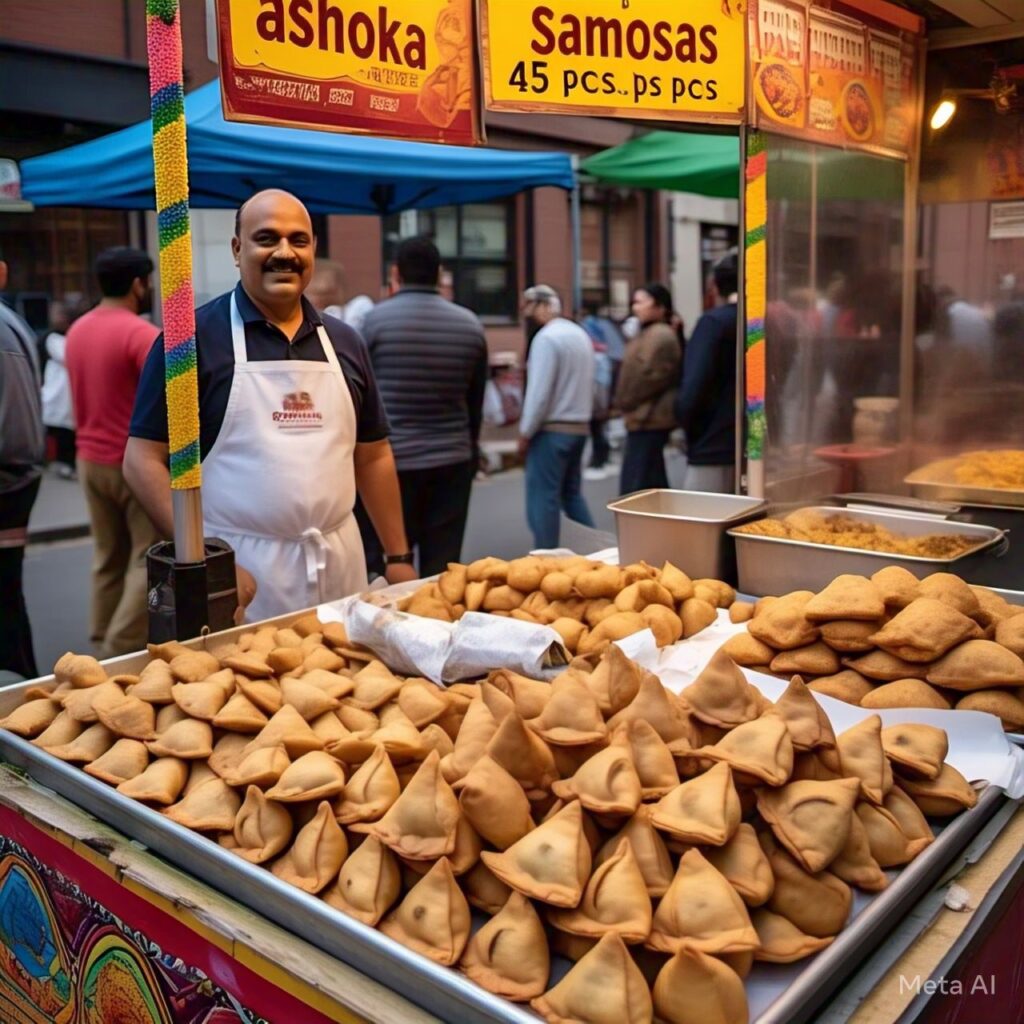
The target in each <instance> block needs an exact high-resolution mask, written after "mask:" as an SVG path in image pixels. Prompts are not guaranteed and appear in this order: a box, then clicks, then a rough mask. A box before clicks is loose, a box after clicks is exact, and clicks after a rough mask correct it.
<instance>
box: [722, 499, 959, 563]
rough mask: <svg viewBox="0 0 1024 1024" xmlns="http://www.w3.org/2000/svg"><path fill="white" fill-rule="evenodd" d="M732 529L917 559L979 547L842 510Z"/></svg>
mask: <svg viewBox="0 0 1024 1024" xmlns="http://www.w3.org/2000/svg"><path fill="white" fill-rule="evenodd" d="M735 532H736V533H746V534H750V535H751V536H755V537H780V538H782V539H784V540H802V541H810V543H812V544H831V545H834V546H835V547H840V548H863V549H864V550H866V551H884V552H885V553H886V554H890V555H914V556H916V557H919V558H956V557H957V556H958V555H962V554H964V553H965V552H967V551H970V550H971V548H975V547H977V546H978V541H977V540H972V539H971V538H969V537H960V536H957V535H956V534H951V533H949V534H947V533H929V534H925V535H924V536H921V537H907V536H904V535H902V534H898V533H893V531H892V530H888V529H886V528H885V527H884V526H880V525H878V524H877V523H868V522H864V521H863V520H860V519H857V518H855V517H854V516H851V515H848V514H847V513H844V512H837V513H836V514H835V515H829V516H825V515H821V514H820V513H819V512H813V511H811V510H810V509H798V510H797V511H796V512H791V513H790V514H789V515H788V516H786V517H785V518H784V519H758V520H756V521H755V522H753V523H746V524H745V525H743V526H738V527H736V531H735Z"/></svg>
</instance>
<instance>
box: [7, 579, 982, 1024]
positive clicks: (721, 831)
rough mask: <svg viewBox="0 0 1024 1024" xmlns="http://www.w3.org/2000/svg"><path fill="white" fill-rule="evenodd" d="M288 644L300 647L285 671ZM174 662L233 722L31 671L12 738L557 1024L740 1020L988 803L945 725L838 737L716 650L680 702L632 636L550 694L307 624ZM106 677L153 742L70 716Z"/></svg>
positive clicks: (794, 696) (99, 671) (132, 692)
mask: <svg viewBox="0 0 1024 1024" xmlns="http://www.w3.org/2000/svg"><path fill="white" fill-rule="evenodd" d="M498 568H499V567H498V566H496V565H495V564H494V563H488V564H487V565H483V564H481V565H478V566H476V567H475V568H474V569H473V571H472V573H469V575H471V576H481V575H488V576H491V577H492V582H494V581H496V579H497V578H500V576H501V575H505V576H506V577H507V573H504V574H502V573H498V572H497V569H498ZM533 569H535V566H533V565H519V566H516V567H515V568H514V569H513V571H512V576H513V578H514V579H516V578H518V579H520V580H526V579H527V578H528V576H529V572H528V570H530V571H532V570H533ZM519 573H522V576H519ZM469 582H470V583H472V582H483V581H482V580H477V581H469ZM599 582H600V581H598V580H596V579H595V580H594V581H593V585H594V586H595V587H596V586H597V585H598V583H599ZM667 582H668V583H671V584H672V585H673V586H674V587H677V588H678V587H679V585H680V584H681V580H680V579H679V578H678V577H674V576H673V575H672V574H669V578H668V581H667ZM501 585H503V586H507V584H501ZM862 589H863V588H862ZM849 592H850V588H848V587H847V588H844V589H843V593H849ZM843 593H840V594H839V595H838V597H840V598H841V597H842V596H843ZM833 596H835V595H833ZM841 610H845V609H841ZM876 611H877V608H871V607H865V608H862V612H863V614H868V613H872V614H874V613H875V612H876ZM812 613H813V606H812ZM282 650H297V651H300V652H301V653H302V654H303V655H304V657H303V661H302V663H301V664H299V665H297V666H295V667H294V668H290V669H287V670H284V671H282V670H277V671H275V670H274V669H272V668H271V667H270V666H271V663H272V662H274V661H275V660H277V659H276V658H275V657H274V655H276V654H280V652H281V651H282ZM174 653H175V652H174V650H173V649H170V650H165V649H163V648H162V647H160V646H154V647H151V648H150V654H151V655H152V656H153V657H154V661H153V662H151V663H150V667H147V669H146V670H145V672H144V673H143V674H144V675H147V674H148V675H149V676H152V675H154V674H156V673H158V672H159V673H162V672H164V671H167V672H169V673H171V675H172V676H173V677H174V678H176V679H178V680H179V681H180V680H182V678H183V677H188V678H189V682H188V683H184V684H183V685H186V686H205V685H209V686H212V687H216V688H218V689H221V690H222V691H223V693H224V695H225V696H226V698H227V700H228V701H229V702H230V703H233V704H235V712H233V713H232V715H231V716H230V717H231V719H232V721H233V722H235V723H236V725H231V724H225V725H224V727H223V728H220V727H218V728H217V730H216V733H215V732H214V730H213V729H212V728H211V727H210V724H209V723H208V722H207V720H206V719H204V718H197V717H195V716H194V714H193V712H192V710H191V705H190V704H189V705H188V706H184V704H185V703H187V702H183V701H182V700H181V699H180V694H181V691H180V690H178V691H177V693H174V692H170V693H168V692H158V691H157V690H155V689H153V688H152V687H143V685H142V682H141V681H140V677H137V676H113V677H110V678H107V676H106V670H105V668H104V667H103V666H102V665H99V663H93V662H90V663H89V665H88V667H89V669H90V670H91V671H90V672H89V673H88V674H82V673H78V674H75V675H74V677H73V678H71V677H65V678H63V679H61V681H59V682H58V681H54V682H51V683H47V684H45V685H43V686H30V687H26V688H25V690H24V693H23V694H22V695H21V696H22V698H23V700H24V703H23V704H21V705H20V706H19V707H18V708H16V709H15V710H14V711H13V712H12V714H11V715H9V716H8V717H7V718H6V719H4V720H2V721H0V728H6V729H8V730H13V731H15V732H17V733H18V734H19V735H21V736H24V737H25V738H26V739H28V740H30V741H31V742H32V743H33V744H34V745H35V746H36V747H37V748H39V749H41V750H42V751H45V752H46V753H47V754H49V755H51V756H56V757H59V758H67V756H68V752H67V746H68V745H69V743H75V742H78V749H77V752H76V754H75V756H74V758H73V760H74V761H76V762H78V763H79V764H81V765H82V767H83V768H84V770H85V771H87V772H89V773H90V774H91V775H93V776H94V777H95V778H97V779H100V780H102V781H103V782H106V783H107V784H109V785H111V786H116V787H117V790H118V792H119V793H120V794H121V795H122V796H123V797H128V798H131V799H133V800H136V801H139V802H140V803H142V804H145V805H148V806H150V807H151V808H153V809H155V810H157V811H160V812H162V813H163V814H164V816H165V817H166V818H167V819H168V820H169V821H172V822H175V823H176V825H177V826H181V827H186V828H190V829H192V830H194V831H197V832H199V833H201V834H203V835H204V836H206V838H207V840H208V841H209V842H211V843H216V844H218V845H219V846H220V847H222V848H223V849H224V850H225V851H230V853H231V854H233V855H234V856H237V857H239V858H241V859H242V860H244V861H246V862H248V863H249V864H253V865H260V866H262V868H263V869H265V870H268V871H269V872H270V873H272V874H273V875H274V876H276V877H277V878H278V879H280V880H281V881H283V882H286V883H287V884H289V885H291V886H293V887H295V888H296V889H298V890H301V891H303V892H305V893H308V894H310V895H313V896H318V897H319V898H320V899H322V900H323V901H324V902H325V903H326V904H327V905H328V906H330V907H333V908H334V909H335V910H337V911H338V912H339V913H342V914H345V915H347V916H348V917H350V918H352V919H354V920H356V921H359V922H361V923H362V925H364V926H368V927H371V928H378V929H379V930H380V931H381V932H382V933H383V934H384V935H386V936H388V937H389V938H391V939H393V940H394V941H396V942H399V943H401V944H402V945H403V946H405V947H406V948H407V949H409V950H411V951H412V952H413V953H414V954H416V955H419V956H422V957H424V958H426V959H427V960H429V961H432V962H433V963H435V964H438V965H441V966H445V967H451V968H452V969H454V970H458V971H461V972H462V973H463V974H464V975H466V976H467V977H468V978H470V979H472V981H473V982H475V983H476V984H477V985H479V986H481V987H482V988H483V989H485V990H486V991H487V992H489V993H491V994H492V995H493V996H496V997H502V998H505V999H509V1000H513V1001H515V1002H519V1003H529V1005H530V1006H532V1008H533V1009H534V1010H535V1011H536V1012H537V1013H538V1014H539V1015H540V1017H541V1018H542V1019H543V1020H545V1021H549V1022H552V1024H555V1022H557V1024H565V1022H567V1021H570V1020H572V1021H587V1022H592V1024H600V1022H603V1021H608V1022H614V1024H626V1022H629V1024H651V1021H652V1020H653V1018H654V1017H655V1016H657V1019H658V1020H660V1021H665V1022H669V1024H671V1022H687V1021H694V1020H700V1021H721V1022H728V1024H746V1022H747V1021H748V1019H749V1010H748V1006H747V996H746V990H745V986H744V983H743V980H742V979H743V977H744V976H745V975H746V973H747V972H748V971H749V970H750V968H751V966H752V964H753V962H754V961H763V962H766V963H791V962H794V961H797V960H801V959H803V958H805V957H808V956H810V955H812V954H813V953H815V952H816V951H817V950H819V949H822V948H824V947H825V946H827V945H828V944H829V943H831V942H832V941H833V938H834V937H835V935H836V934H837V933H838V932H840V931H841V930H842V928H843V927H844V925H845V923H846V920H847V918H848V916H849V909H850V904H851V902H852V899H853V887H856V888H859V889H861V890H863V891H865V892H876V891H878V890H880V889H882V888H885V886H886V885H888V879H887V878H886V876H885V875H884V874H883V872H882V870H881V869H882V867H890V866H893V867H895V866H902V865H903V864H906V863H909V862H910V861H911V860H912V859H913V858H914V857H915V856H917V855H918V854H919V853H920V852H921V850H923V849H924V848H925V847H926V846H927V845H928V843H930V842H931V841H932V829H931V825H930V824H929V822H928V821H926V819H925V817H924V815H926V814H927V815H929V816H933V817H948V816H951V815H954V814H957V813H959V812H960V811H961V810H962V809H965V808H969V807H971V806H973V804H974V803H975V802H976V800H977V796H976V794H975V791H974V789H973V788H972V787H971V786H970V784H969V783H968V781H967V780H966V779H964V778H963V777H962V776H961V775H960V774H959V773H958V772H957V771H956V770H955V768H953V767H952V766H951V765H949V764H948V763H947V762H946V755H947V751H948V741H947V738H946V735H945V733H944V732H943V731H942V730H941V729H936V728H932V727H928V726H920V725H918V726H915V725H913V724H905V725H900V726H897V727H893V728H890V729H882V727H881V721H880V720H879V718H878V717H877V716H870V717H868V718H867V719H866V720H865V721H864V722H863V723H861V724H860V725H859V726H857V727H855V728H854V729H850V730H847V731H846V732H845V733H841V734H839V735H838V736H837V735H836V734H835V733H834V731H833V729H832V725H831V723H830V722H829V720H828V718H827V717H826V716H825V715H824V714H823V713H822V710H821V708H820V706H819V705H818V704H817V703H816V701H815V700H814V698H813V696H812V694H811V691H810V690H809V689H808V688H807V687H806V686H805V685H804V684H803V683H802V682H801V681H800V680H799V679H798V678H794V679H793V680H792V681H791V683H790V685H789V687H788V689H787V690H786V692H785V694H784V695H783V696H782V697H781V698H780V699H779V700H778V701H776V702H775V703H772V702H771V701H769V700H768V699H767V698H766V697H764V696H763V695H762V694H761V692H760V691H759V690H757V689H756V688H754V687H753V686H751V685H750V683H749V682H747V680H746V678H745V676H744V675H743V673H742V671H741V670H740V669H739V668H738V667H737V666H736V665H735V664H734V663H733V662H732V661H731V660H730V659H729V657H727V656H726V655H725V654H723V653H721V652H719V653H717V654H716V655H715V656H714V657H713V658H712V660H711V662H710V663H709V664H708V666H707V667H706V668H705V670H704V671H703V672H702V673H701V674H700V676H698V678H697V679H696V680H695V681H694V682H693V683H692V684H691V685H690V686H689V687H687V688H686V689H684V690H683V691H682V692H681V693H680V694H678V695H677V694H676V693H674V692H672V691H670V690H668V689H666V688H665V687H664V686H663V685H662V683H661V681H660V680H659V679H658V677H657V676H655V675H654V674H653V673H651V672H648V671H647V670H645V669H643V668H641V667H640V666H639V665H637V664H636V663H634V662H632V661H631V660H630V659H629V658H627V657H626V655H625V654H623V652H622V651H621V650H620V649H619V648H617V647H610V648H609V649H608V650H607V651H606V652H605V654H604V655H603V656H601V657H600V658H599V659H598V658H577V659H576V660H575V661H573V663H572V665H571V666H569V668H567V669H566V670H565V671H564V672H563V673H562V674H561V675H560V676H559V677H557V678H556V679H555V680H554V681H553V682H551V683H550V684H548V683H546V682H541V681H538V680H530V679H527V678H525V677H523V676H516V675H515V674H514V673H510V672H508V671H505V670H502V669H496V670H495V671H493V672H491V673H490V674H489V676H488V677H487V678H486V679H484V680H481V681H479V682H474V683H458V684H455V685H453V686H450V687H447V688H445V687H435V686H433V685H432V684H429V683H427V682H426V681H425V680H422V679H416V678H413V679H405V678H402V677H399V676H396V675H394V674H393V673H391V672H390V670H389V669H388V668H387V667H386V666H385V665H383V664H381V663H380V662H379V661H376V660H373V654H372V652H370V651H368V650H364V649H360V648H357V647H355V646H354V645H352V644H350V643H349V642H348V641H347V638H346V637H345V635H344V631H343V630H340V629H339V628H338V627H336V626H335V627H329V626H327V625H325V624H321V623H319V622H318V621H317V619H316V618H315V616H304V617H303V618H301V619H299V620H298V621H297V622H296V623H293V624H292V628H290V629H275V628H274V627H270V626H265V627H259V628H257V629H254V630H252V631H249V632H246V633H243V634H241V635H240V636H239V637H238V639H237V641H236V642H234V643H230V644H224V645H222V646H219V647H217V646H213V641H211V649H210V651H208V652H200V653H204V654H205V656H204V657H203V658H201V659H200V660H201V661H202V662H204V671H205V672H206V673H207V674H206V675H205V677H204V678H198V679H197V678H194V677H195V676H196V675H197V674H199V675H203V673H202V672H200V671H199V668H198V666H199V664H200V660H197V659H196V658H194V657H186V655H185V653H183V652H179V654H178V656H174ZM189 653H195V652H189ZM164 655H166V656H167V658H168V659H170V660H167V661H165V660H164V657H163V656H164ZM326 655H331V656H332V658H331V663H332V664H333V665H334V667H333V668H332V669H325V668H322V667H319V665H320V664H321V663H323V662H324V661H325V660H326ZM246 656H249V657H246ZM229 662H235V663H239V662H241V663H243V664H245V665H246V666H247V668H248V669H249V671H250V672H253V673H255V672H256V670H257V669H256V666H257V662H258V663H259V664H260V665H262V666H263V668H262V669H261V670H260V671H261V673H262V674H261V675H260V676H259V677H258V679H257V677H256V676H255V675H244V674H242V673H240V672H237V671H231V670H227V671H225V670H226V669H227V666H228V663H229ZM339 662H340V664H339ZM65 664H66V663H65ZM992 664H993V665H994V664H995V663H992ZM153 665H156V666H157V668H153V667H152V666H153ZM62 667H63V666H62ZM952 667H953V669H955V670H956V672H957V673H960V672H962V671H963V669H964V666H952ZM995 667H996V668H998V667H999V666H998V665H996V666H995ZM990 668H991V666H990ZM958 677H959V676H958ZM253 681H258V682H259V683H260V684H261V690H260V691H259V698H260V701H261V703H262V705H263V707H264V711H267V712H269V708H270V707H272V706H275V705H276V706H277V708H278V710H277V711H276V712H274V713H273V714H272V715H271V717H270V718H269V719H267V718H266V717H264V718H263V719H262V724H261V718H260V716H259V714H257V707H256V704H255V702H253V701H250V703H251V704H252V707H251V708H250V712H249V714H248V716H243V715H240V714H238V713H237V712H238V710H239V709H240V707H241V706H242V705H244V703H245V702H246V701H249V698H248V697H247V696H246V693H247V692H249V693H253V694H256V693H257V691H256V690H254V689H253V688H252V687H251V686H250V685H249V684H250V683H252V682H253ZM296 682H301V683H302V684H303V685H302V686H300V687H298V688H296V686H294V685H292V684H294V683H296ZM101 687H102V688H106V689H104V691H103V694H102V699H101V700H100V698H99V697H97V699H98V700H100V703H101V705H102V706H103V707H118V706H121V705H123V704H124V702H125V701H128V702H129V703H132V702H133V701H140V702H143V703H146V704H147V705H149V706H150V707H151V710H152V711H153V712H154V714H153V717H154V720H155V730H154V731H155V732H156V736H157V739H156V740H148V741H142V740H137V739H135V738H134V735H133V734H134V729H133V726H134V721H133V720H130V719H131V718H132V716H124V715H122V716H114V717H113V718H111V719H110V721H111V724H110V727H109V728H108V727H107V726H105V725H103V724H102V722H97V723H95V724H93V725H91V726H90V725H89V724H88V723H87V722H82V721H78V720H77V719H75V718H72V717H71V715H70V711H69V709H70V708H71V707H72V706H75V705H76V702H75V701H74V697H75V695H76V694H78V693H84V692H88V691H89V689H92V690H93V691H95V692H97V693H99V691H100V689H101ZM313 690H318V691H319V692H321V694H322V695H323V700H321V701H320V702H319V703H317V702H315V701H312V700H311V699H310V695H311V691H313ZM138 694H146V699H145V700H143V698H142V697H141V696H138ZM271 695H276V699H275V700H271V699H270V698H271ZM325 701H326V704H325V703H324V702H325ZM41 705H49V707H48V708H47V707H42V706H41ZM157 708H159V709H160V710H159V711H158V710H157ZM75 711H76V712H78V711H80V709H79V708H78V707H77V706H75ZM182 725H188V726H190V728H189V730H188V731H189V732H190V733H194V734H195V735H194V736H192V741H193V742H191V745H187V744H183V743H181V742H178V741H177V740H175V738H174V737H172V735H171V734H172V733H175V732H180V731H181V730H180V728H179V727H180V726H182ZM88 733H91V737H90V738H89V739H88V740H86V736H87V734H88ZM178 739H180V737H179V738H178ZM211 740H215V743H214V744H213V746H212V747H211V743H210V741H211ZM812 805H813V806H812ZM471 908H476V910H477V911H478V912H484V913H486V914H487V915H488V916H489V918H490V920H489V921H488V922H487V923H486V924H484V926H483V927H482V928H480V929H479V930H476V929H474V928H473V927H472V917H471V913H472V911H471ZM474 933H475V934H474ZM553 954H559V955H561V956H562V957H565V958H567V959H568V960H570V961H572V963H571V965H570V966H569V969H568V971H565V970H564V966H565V965H564V964H559V965H553V963H552V960H553ZM553 966H555V970H554V971H553V970H552V968H553ZM690 1004H692V1006H691V1005H690ZM595 1007H596V1008H599V1009H600V1011H601V1012H595V1009H594V1008H595ZM691 1011H693V1012H691ZM695 1014H696V1016H695Z"/></svg>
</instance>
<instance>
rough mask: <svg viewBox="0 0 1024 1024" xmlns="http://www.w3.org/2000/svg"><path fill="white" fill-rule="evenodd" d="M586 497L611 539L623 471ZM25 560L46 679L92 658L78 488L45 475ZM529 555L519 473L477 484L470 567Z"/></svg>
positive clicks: (676, 482) (88, 549)
mask: <svg viewBox="0 0 1024 1024" xmlns="http://www.w3.org/2000/svg"><path fill="white" fill-rule="evenodd" d="M667 462H668V468H669V482H670V484H671V486H673V487H679V486H681V480H682V474H683V472H684V470H685V468H686V460H685V458H684V457H683V456H681V455H678V454H673V455H670V456H669V458H668V460H667ZM583 490H584V494H585V496H586V499H587V503H588V504H589V506H590V511H591V515H592V516H593V517H594V522H595V524H596V526H597V528H598V529H599V530H603V531H607V532H608V533H611V534H614V532H615V522H614V517H613V515H612V513H611V512H609V511H608V509H607V508H606V505H607V504H608V502H610V501H614V500H615V498H616V497H618V493H619V480H618V466H615V467H613V471H612V472H611V473H609V475H608V476H606V477H605V478H604V479H601V480H585V481H584V484H583ZM29 532H30V544H29V547H28V550H27V551H26V555H25V600H26V602H27V604H28V610H29V618H30V619H31V622H32V631H33V640H34V643H35V650H36V661H37V662H38V664H39V670H40V672H42V673H44V674H46V673H48V672H49V671H50V669H51V667H52V665H53V663H54V662H55V661H56V660H57V658H59V657H60V656H61V655H62V654H63V653H64V652H65V651H67V650H73V651H78V652H88V651H90V649H91V647H90V643H89V575H90V565H91V561H92V541H91V540H90V538H89V536H88V512H87V510H86V506H85V500H84V498H83V497H82V492H81V488H80V487H79V486H78V484H76V483H74V482H69V481H65V480H60V479H58V478H56V477H53V476H50V475H49V474H47V475H46V477H45V478H44V481H43V486H42V488H41V489H40V496H39V500H38V501H37V503H36V507H35V508H34V509H33V514H32V519H31V522H30V524H29ZM531 547H532V538H531V535H530V531H529V529H528V528H527V525H526V512H525V496H524V481H523V472H522V470H520V469H513V470H508V471H506V472H503V473H496V474H494V475H493V476H489V477H487V478H485V479H478V480H477V482H476V483H475V485H474V487H473V496H472V499H471V500H470V505H469V519H468V521H467V523H466V537H465V541H464V543H463V550H462V556H463V559H464V560H465V561H472V560H473V559H475V558H482V557H484V556H485V555H495V556H496V557H498V558H515V557H517V556H518V555H523V554H525V553H526V552H528V551H529V550H530V548H531Z"/></svg>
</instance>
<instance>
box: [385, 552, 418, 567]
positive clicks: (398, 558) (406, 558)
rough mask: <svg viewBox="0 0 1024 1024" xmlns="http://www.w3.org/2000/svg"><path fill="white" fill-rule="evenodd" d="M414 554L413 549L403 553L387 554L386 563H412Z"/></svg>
mask: <svg viewBox="0 0 1024 1024" xmlns="http://www.w3.org/2000/svg"><path fill="white" fill-rule="evenodd" d="M412 563H413V554H412V552H411V551H406V552H405V554H402V555H385V556H384V564H385V565H386V566H387V565H412Z"/></svg>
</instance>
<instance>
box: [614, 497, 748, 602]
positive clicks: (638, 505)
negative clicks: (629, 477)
mask: <svg viewBox="0 0 1024 1024" xmlns="http://www.w3.org/2000/svg"><path fill="white" fill-rule="evenodd" d="M608 509H609V510H610V511H611V512H614V513H615V529H616V532H617V533H618V538H619V560H620V562H621V563H622V564H623V565H629V564H631V563H633V562H641V561H642V562H650V563H651V564H652V565H661V564H662V563H663V562H664V561H666V560H668V561H670V562H672V564H673V565H675V566H678V568H680V569H682V570H683V572H685V573H687V574H688V575H689V576H691V577H693V578H694V579H717V580H722V581H724V582H725V583H730V584H732V585H735V584H736V552H735V547H734V544H733V542H732V540H731V539H730V538H729V537H728V536H727V534H726V530H727V528H728V527H730V526H739V525H740V524H741V523H745V522H748V521H749V520H751V519H755V518H757V516H758V515H760V514H761V513H762V512H763V511H764V509H765V502H764V501H762V500H761V499H760V498H748V497H745V496H743V495H738V494H706V493H703V492H700V491H673V490H665V489H656V490H650V491H638V492H637V493H636V494H629V495H627V496H626V497H624V498H619V499H618V500H617V501H613V502H611V503H610V504H609V505H608Z"/></svg>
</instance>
